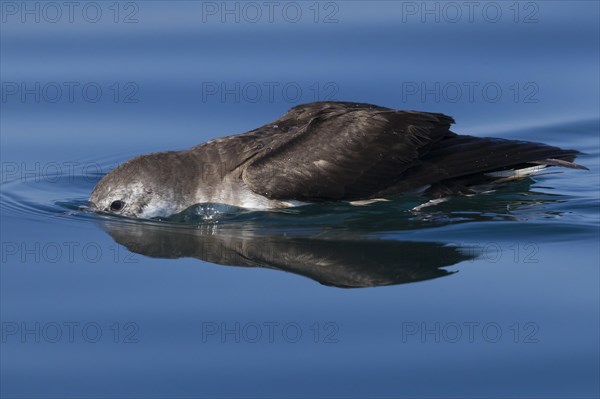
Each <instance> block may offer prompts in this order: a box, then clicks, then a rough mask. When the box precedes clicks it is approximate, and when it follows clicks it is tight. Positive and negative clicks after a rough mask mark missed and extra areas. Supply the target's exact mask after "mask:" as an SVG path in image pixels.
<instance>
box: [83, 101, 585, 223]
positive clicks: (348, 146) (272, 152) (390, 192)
mask: <svg viewBox="0 0 600 399" xmlns="http://www.w3.org/2000/svg"><path fill="white" fill-rule="evenodd" d="M453 122H454V121H453V119H452V118H450V117H448V116H446V115H443V114H436V113H427V112H415V111H398V110H394V109H390V108H383V107H378V106H375V105H370V104H361V103H344V102H316V103H310V104H304V105H300V106H297V107H294V108H292V109H291V110H290V111H289V112H288V113H286V114H285V115H284V116H282V117H281V118H279V119H277V120H275V121H273V122H271V123H269V124H267V125H264V126H262V127H260V128H258V129H255V130H252V131H250V132H248V133H246V134H241V135H237V136H230V137H225V138H221V139H217V140H212V141H209V142H207V143H204V144H201V145H198V146H196V147H194V148H191V149H189V150H184V151H170V152H162V153H156V154H149V155H144V156H141V157H137V158H135V159H132V160H130V161H129V162H126V163H125V164H123V165H121V166H119V167H118V168H116V169H115V170H113V171H112V172H110V173H109V174H108V175H106V176H105V177H104V178H103V179H102V180H101V181H100V182H99V183H98V184H97V185H96V187H95V188H94V190H93V192H92V194H91V196H90V203H91V205H92V207H93V208H95V209H97V210H101V211H107V212H112V213H116V214H120V215H125V216H133V217H141V218H151V217H165V216H169V215H172V214H175V213H179V212H182V211H183V210H185V209H187V208H189V207H190V206H193V205H195V204H199V203H209V202H211V203H222V204H228V205H233V206H237V207H242V208H249V209H273V208H284V207H291V206H296V205H302V204H306V203H315V202H316V203H319V202H334V201H350V202H354V203H356V204H364V203H368V202H372V201H380V200H385V199H388V198H390V197H393V196H396V195H398V194H402V193H407V192H419V193H422V194H423V195H425V196H428V197H431V198H435V200H436V201H439V199H440V198H445V197H448V196H451V195H469V194H474V193H478V192H481V191H485V190H489V189H491V188H493V187H494V186H495V184H496V183H498V182H505V181H508V180H513V179H519V178H521V177H524V176H527V175H530V174H534V173H537V172H538V171H540V170H542V169H544V168H545V167H547V166H563V167H568V168H574V169H585V168H583V167H581V166H579V165H576V164H573V163H572V161H573V160H574V159H575V157H576V156H577V154H578V152H577V151H574V150H563V149H561V148H558V147H552V146H549V145H545V144H540V143H531V142H525V141H517V140H503V139H497V138H482V137H473V136H466V135H458V134H456V133H453V132H451V131H450V130H449V129H450V125H451V124H452V123H453Z"/></svg>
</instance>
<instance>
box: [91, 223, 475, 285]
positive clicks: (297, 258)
mask: <svg viewBox="0 0 600 399" xmlns="http://www.w3.org/2000/svg"><path fill="white" fill-rule="evenodd" d="M101 225H102V227H103V228H104V229H105V230H106V231H107V232H108V233H109V234H110V235H111V236H112V238H113V239H114V240H115V241H116V242H117V243H118V244H121V245H123V246H125V247H126V248H127V249H128V250H129V251H131V252H134V253H138V254H142V255H145V256H149V257H153V258H169V259H174V258H196V259H200V260H203V261H206V262H210V263H215V264H220V265H226V266H248V267H265V268H270V269H275V270H281V271H286V272H290V273H294V274H298V275H301V276H305V277H308V278H311V279H313V280H316V281H318V282H320V283H321V284H325V285H331V286H336V287H347V288H349V287H373V286H383V285H393V284H404V283H411V282H416V281H422V280H429V279H433V278H436V277H442V276H447V275H449V274H451V273H452V272H449V271H447V270H444V269H442V268H443V267H447V266H452V265H454V264H456V263H459V262H462V261H465V260H469V259H473V258H474V257H475V256H473V255H470V254H467V253H466V252H464V251H461V249H460V248H457V247H453V246H446V245H444V244H440V243H434V242H402V241H389V240H374V239H365V238H364V237H356V238H354V239H353V238H331V239H327V238H314V237H298V236H295V237H286V236H282V235H275V234H259V233H254V232H252V231H248V230H245V231H239V230H234V229H224V228H220V227H216V226H213V227H212V228H210V229H192V228H182V227H170V226H168V225H165V224H150V223H123V222H119V221H116V222H114V221H108V222H102V224H101Z"/></svg>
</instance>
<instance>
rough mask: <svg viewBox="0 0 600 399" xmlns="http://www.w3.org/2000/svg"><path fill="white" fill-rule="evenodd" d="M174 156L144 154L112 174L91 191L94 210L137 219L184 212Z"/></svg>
mask: <svg viewBox="0 0 600 399" xmlns="http://www.w3.org/2000/svg"><path fill="white" fill-rule="evenodd" d="M172 154H173V153H156V154H149V155H143V156H140V157H137V158H134V159H132V160H130V161H128V162H126V163H124V164H122V165H120V166H119V167H117V168H116V169H114V170H113V171H111V172H110V173H109V174H107V175H106V176H104V177H103V178H102V180H100V181H99V182H98V184H97V185H96V187H95V188H94V190H93V191H92V194H91V195H90V203H91V204H90V205H91V207H92V209H93V210H97V211H104V212H110V213H114V214H117V215H122V216H128V217H136V218H152V217H161V216H168V215H171V214H174V213H177V212H180V211H182V210H183V209H185V207H183V205H179V202H178V201H177V197H179V198H181V196H180V194H182V193H177V192H176V191H177V190H176V188H177V184H175V183H176V182H174V181H173V176H176V174H174V173H173V172H175V170H173V169H174V167H175V165H176V163H175V164H174V163H173V162H172V160H171V159H170V158H171V157H172ZM179 208H182V209H179Z"/></svg>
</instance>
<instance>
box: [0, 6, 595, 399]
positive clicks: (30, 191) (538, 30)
mask: <svg viewBox="0 0 600 399" xmlns="http://www.w3.org/2000/svg"><path fill="white" fill-rule="evenodd" d="M0 6H1V11H2V15H1V18H2V19H1V28H0V56H1V61H0V75H1V76H0V80H1V83H2V86H1V101H0V105H1V111H0V133H1V146H0V147H1V148H0V155H1V164H2V176H1V183H2V186H1V187H2V189H1V198H0V200H1V202H0V205H1V226H0V232H1V235H2V236H1V240H0V241H1V245H2V251H1V258H2V259H1V268H0V289H1V291H0V299H1V302H0V311H1V312H0V319H1V323H2V325H1V327H2V328H1V332H2V337H1V338H2V339H1V342H0V345H1V350H0V377H1V379H0V395H1V396H2V397H3V398H4V397H6V398H9V397H21V398H23V397H40V398H41V397H53V398H57V397H60V398H67V397H72V398H82V397H119V398H129V397H165V396H170V397H186V398H189V397H228V398H231V397H410V398H421V397H423V398H425V397H427V398H434V397H435V398H458V397H474V398H475V397H476V398H482V397H490V398H491V397H494V398H498V397H544V398H551V397H556V398H559V397H560V398H563V397H569V398H576V397H577V398H592V397H598V396H599V395H600V387H599V373H600V367H599V365H600V363H599V356H600V348H599V339H598V338H599V334H600V330H599V322H600V320H599V313H600V312H599V307H600V306H599V303H600V287H599V286H600V276H599V273H598V269H599V267H598V264H599V262H598V260H599V258H600V257H599V247H598V238H599V227H598V226H599V212H598V211H599V204H600V202H599V189H600V173H599V170H600V163H599V159H600V151H599V147H600V145H599V131H600V127H599V123H600V114H599V109H600V103H599V85H600V82H599V75H598V70H599V68H600V64H599V40H600V39H599V37H600V34H599V33H600V32H599V26H598V20H599V5H598V3H597V2H592V1H589V2H588V1H582V2H571V1H569V2H567V1H564V2H561V1H547V2H545V1H534V2H477V3H476V4H474V5H472V7H473V8H472V9H470V8H469V7H471V6H467V5H465V4H464V3H463V2H451V3H439V2H427V3H423V2H392V1H382V2H366V1H364V2H363V1H348V2H342V1H335V2H312V1H308V2H304V1H295V2H275V3H272V4H271V5H268V4H266V3H263V2H251V3H242V2H229V3H223V2H195V1H179V2H177V1H175V2H166V1H134V2H125V1H123V2H91V3H88V2H81V3H77V5H73V7H74V8H73V9H72V10H71V9H69V6H67V5H65V4H63V3H62V2H56V3H54V2H52V3H45V2H20V1H19V2H10V1H2V2H1V3H0ZM71 11H72V12H71ZM334 99H335V100H346V101H361V102H370V103H374V104H378V105H382V106H388V107H395V108H401V109H418V110H426V111H435V112H444V113H446V114H449V115H452V116H454V117H455V118H456V121H457V123H456V126H455V127H454V131H456V132H459V133H466V134H473V135H479V136H490V135H493V136H497V137H504V138H518V139H524V140H531V141H540V142H545V143H548V144H552V145H557V146H562V147H565V148H574V149H577V150H580V151H582V152H583V153H584V154H583V155H581V156H580V157H579V158H578V162H579V163H580V164H582V165H584V166H586V167H587V168H589V169H590V170H589V171H579V170H560V171H558V170H554V171H556V172H562V173H558V174H548V175H544V176H539V177H535V178H533V179H527V180H522V181H519V182H515V183H514V184H510V185H508V186H506V187H503V188H502V189H500V190H498V191H496V192H493V193H486V194H481V195H478V196H474V197H468V198H455V199H452V200H450V201H448V202H445V203H443V204H440V205H438V206H434V207H428V208H425V209H423V210H422V211H420V212H411V211H410V209H411V208H412V207H414V206H415V205H418V204H419V203H421V202H422V198H418V197H408V196H407V197H400V198H397V199H395V200H394V201H392V202H389V203H377V204H373V205H370V206H366V207H352V206H349V205H342V204H340V205H326V206H309V207H305V208H298V209H293V210H289V211H284V212H236V210H232V209H217V211H219V210H221V211H226V212H225V213H219V212H216V211H215V210H210V209H208V208H206V209H204V213H203V215H204V216H205V217H204V218H197V217H196V218H190V217H189V215H188V216H185V217H181V218H180V219H179V220H171V221H162V222H144V223H140V222H132V221H128V220H123V219H116V218H111V217H106V216H99V215H94V214H90V213H89V212H86V211H85V205H86V200H87V198H88V196H89V193H90V191H91V189H92V188H93V187H94V185H95V183H96V182H97V181H99V179H100V178H101V177H102V176H103V175H104V174H105V173H107V172H108V171H110V170H111V169H112V168H113V167H114V166H116V165H117V164H119V163H120V162H122V161H124V160H127V159H129V158H131V157H133V156H135V155H138V154H143V153H148V152H153V151H161V150H166V149H183V148H187V147H191V146H193V145H196V144H199V143H201V142H203V141H206V140H208V139H211V138H215V137H220V136H224V135H227V134H234V133H241V132H245V131H248V130H250V129H253V128H255V127H257V126H260V125H262V124H264V123H266V122H268V121H270V120H273V119H275V118H277V117H278V116H280V115H281V114H282V113H284V112H285V111H286V110H287V109H289V108H290V107H292V106H293V105H296V104H299V103H303V102H309V101H314V100H334ZM239 266H241V267H239Z"/></svg>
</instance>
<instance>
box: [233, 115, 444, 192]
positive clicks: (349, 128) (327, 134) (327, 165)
mask: <svg viewBox="0 0 600 399" xmlns="http://www.w3.org/2000/svg"><path fill="white" fill-rule="evenodd" d="M453 122H454V121H453V120H452V118H450V117H448V116H446V115H442V114H433V113H422V112H414V111H396V110H392V109H389V108H381V107H376V106H372V105H369V104H356V103H311V104H307V105H304V106H299V107H295V108H292V109H291V110H290V111H289V112H288V113H287V114H286V115H284V116H283V117H282V118H280V119H278V120H276V121H274V122H272V123H271V124H267V125H265V126H263V127H261V128H259V129H256V130H255V131H253V132H249V135H253V136H254V137H255V138H256V139H258V140H261V139H262V140H263V141H264V143H261V145H262V146H263V147H262V148H261V151H260V152H258V153H257V154H256V156H254V157H252V159H251V160H249V162H247V163H246V164H245V165H244V170H243V172H242V178H243V180H244V182H245V183H246V184H247V185H248V186H249V187H250V189H251V190H253V191H254V192H256V193H258V194H261V195H264V196H266V197H268V198H272V199H281V200H285V199H297V200H307V201H329V200H341V199H355V198H365V197H368V196H369V195H372V194H374V193H376V192H378V191H379V190H381V189H382V188H384V187H386V186H388V185H389V184H390V183H391V182H393V181H394V180H395V179H397V178H398V176H399V175H400V174H401V173H402V172H403V171H404V170H406V169H407V168H409V167H411V166H412V165H413V164H414V162H415V161H417V160H418V158H419V156H420V155H421V154H422V153H423V152H424V151H426V150H427V149H428V148H429V147H430V146H431V145H432V144H433V143H435V142H437V141H439V140H441V139H442V138H443V137H447V136H450V135H454V133H452V132H450V131H449V130H448V129H449V127H450V124H451V123H453ZM269 129H271V130H273V133H271V134H267V133H266V132H267V131H269ZM275 131H276V132H275Z"/></svg>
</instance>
